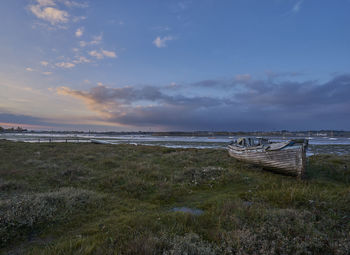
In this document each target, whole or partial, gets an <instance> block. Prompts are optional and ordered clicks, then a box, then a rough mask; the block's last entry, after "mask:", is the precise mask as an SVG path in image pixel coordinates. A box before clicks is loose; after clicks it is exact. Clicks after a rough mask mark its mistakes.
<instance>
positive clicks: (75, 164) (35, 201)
mask: <svg viewBox="0 0 350 255" xmlns="http://www.w3.org/2000/svg"><path fill="white" fill-rule="evenodd" d="M183 206H184V207H189V208H194V209H201V210H203V214H201V215H192V214H190V213H184V212H173V211H172V208H174V207H183ZM349 233H350V155H346V156H331V155H322V156H320V155H319V156H313V157H311V158H310V160H309V167H308V176H307V178H306V179H305V180H303V181H298V180H297V179H295V178H293V177H288V176H283V175H278V174H273V173H270V172H266V171H262V170H261V169H260V168H259V167H254V166H251V165H249V164H245V163H242V162H238V161H236V160H235V159H233V158H230V157H229V156H228V155H227V152H226V151H224V150H209V149H208V150H198V149H169V148H162V147H146V146H132V145H96V144H87V143H86V144H85V143H82V144H71V143H62V144H49V143H47V144H44V143H41V144H30V143H20V142H18V143H14V142H7V141H0V253H1V252H4V253H5V254H6V253H7V252H10V254H348V251H349V250H350V236H349Z"/></svg>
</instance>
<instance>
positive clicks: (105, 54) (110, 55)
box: [102, 50, 117, 58]
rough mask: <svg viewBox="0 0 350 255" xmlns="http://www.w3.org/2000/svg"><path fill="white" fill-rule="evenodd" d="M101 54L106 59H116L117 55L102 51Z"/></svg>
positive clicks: (112, 52)
mask: <svg viewBox="0 0 350 255" xmlns="http://www.w3.org/2000/svg"><path fill="white" fill-rule="evenodd" d="M102 54H103V55H104V56H106V57H108V58H116V57H117V54H115V52H114V51H108V50H102Z"/></svg>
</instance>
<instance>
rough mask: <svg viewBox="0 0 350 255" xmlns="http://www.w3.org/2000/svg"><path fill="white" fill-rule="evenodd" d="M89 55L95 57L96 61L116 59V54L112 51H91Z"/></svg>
mask: <svg viewBox="0 0 350 255" xmlns="http://www.w3.org/2000/svg"><path fill="white" fill-rule="evenodd" d="M89 55H90V56H92V57H95V58H97V59H103V58H105V57H107V58H116V57H117V54H116V53H115V52H114V51H108V50H103V49H101V50H99V51H97V50H92V51H90V52H89Z"/></svg>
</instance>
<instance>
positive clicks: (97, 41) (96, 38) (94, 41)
mask: <svg viewBox="0 0 350 255" xmlns="http://www.w3.org/2000/svg"><path fill="white" fill-rule="evenodd" d="M101 41H102V35H98V36H94V37H93V38H92V40H91V41H89V42H86V41H80V42H79V44H80V47H86V46H91V45H97V44H100V43H101Z"/></svg>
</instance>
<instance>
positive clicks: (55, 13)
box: [28, 0, 88, 29]
mask: <svg viewBox="0 0 350 255" xmlns="http://www.w3.org/2000/svg"><path fill="white" fill-rule="evenodd" d="M63 7H65V9H67V7H68V8H76V7H78V8H86V7H88V4H87V3H85V2H76V1H71V0H36V1H35V2H34V4H30V5H28V9H29V11H30V12H31V13H32V14H34V15H35V16H36V17H37V18H38V19H41V20H44V21H47V22H49V23H50V24H51V26H52V27H50V26H49V27H48V28H49V29H53V27H55V28H57V27H58V28H65V26H62V24H65V23H68V22H69V21H70V20H73V21H74V22H77V21H80V20H82V19H85V18H86V17H84V16H81V17H74V16H71V15H70V14H69V13H68V11H67V10H64V9H63ZM39 25H43V24H39Z"/></svg>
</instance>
